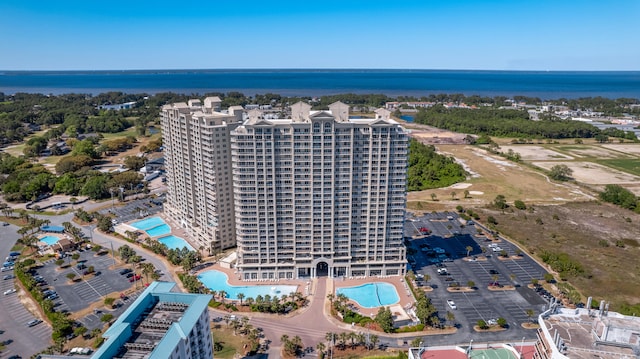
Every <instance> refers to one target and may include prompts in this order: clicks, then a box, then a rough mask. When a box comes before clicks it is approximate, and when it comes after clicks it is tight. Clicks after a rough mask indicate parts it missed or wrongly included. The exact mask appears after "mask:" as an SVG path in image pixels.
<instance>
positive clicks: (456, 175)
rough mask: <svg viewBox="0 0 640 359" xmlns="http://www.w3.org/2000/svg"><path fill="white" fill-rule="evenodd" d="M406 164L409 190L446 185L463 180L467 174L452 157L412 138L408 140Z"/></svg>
mask: <svg viewBox="0 0 640 359" xmlns="http://www.w3.org/2000/svg"><path fill="white" fill-rule="evenodd" d="M408 165H409V167H408V170H407V190H409V191H421V190H425V189H430V188H439V187H447V186H450V185H452V184H454V183H457V182H461V181H464V180H465V178H466V176H467V173H466V171H465V170H464V168H463V167H462V166H461V165H460V164H458V163H457V162H456V161H455V160H454V159H453V157H447V156H444V155H441V154H439V153H437V152H436V148H435V147H434V146H432V145H425V144H422V143H420V142H418V141H416V140H414V139H411V140H410V141H409V164H408Z"/></svg>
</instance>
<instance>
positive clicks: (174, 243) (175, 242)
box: [158, 235, 195, 251]
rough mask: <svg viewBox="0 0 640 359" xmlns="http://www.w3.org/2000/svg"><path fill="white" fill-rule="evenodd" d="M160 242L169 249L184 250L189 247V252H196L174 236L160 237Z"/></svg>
mask: <svg viewBox="0 0 640 359" xmlns="http://www.w3.org/2000/svg"><path fill="white" fill-rule="evenodd" d="M158 242H160V243H163V244H165V245H166V246H167V247H169V249H182V248H183V247H187V249H188V250H190V251H195V249H193V247H191V246H190V245H189V243H187V241H185V240H184V239H182V238H180V237H176V236H174V235H171V236H166V237H160V238H158Z"/></svg>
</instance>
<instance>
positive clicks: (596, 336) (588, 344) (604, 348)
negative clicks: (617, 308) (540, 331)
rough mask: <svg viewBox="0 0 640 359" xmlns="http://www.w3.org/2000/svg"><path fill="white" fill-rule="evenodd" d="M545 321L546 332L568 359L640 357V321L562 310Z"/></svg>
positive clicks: (596, 311)
mask: <svg viewBox="0 0 640 359" xmlns="http://www.w3.org/2000/svg"><path fill="white" fill-rule="evenodd" d="M543 318H544V320H543V322H544V325H545V328H544V329H546V331H548V333H549V334H550V336H549V337H550V338H554V342H555V343H556V344H555V345H556V347H557V348H558V349H559V351H560V352H561V353H562V354H563V355H565V356H566V357H568V358H578V359H579V358H602V359H607V358H612V359H613V358H637V357H638V355H639V354H640V350H639V349H640V347H639V344H640V318H638V317H631V316H625V315H622V314H619V313H615V312H608V311H606V310H588V309H568V308H560V309H557V310H556V312H555V313H554V314H551V315H549V316H546V317H543ZM550 344H551V345H554V344H552V343H550Z"/></svg>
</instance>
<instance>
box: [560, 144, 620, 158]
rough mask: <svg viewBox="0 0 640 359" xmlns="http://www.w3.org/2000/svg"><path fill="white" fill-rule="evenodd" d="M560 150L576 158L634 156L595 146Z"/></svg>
mask: <svg viewBox="0 0 640 359" xmlns="http://www.w3.org/2000/svg"><path fill="white" fill-rule="evenodd" d="M558 150H561V151H564V152H567V153H569V154H570V155H571V156H573V157H574V158H577V159H580V158H587V157H590V158H599V159H606V158H631V157H633V156H631V155H627V154H626V153H621V152H618V151H612V150H609V149H607V148H605V147H603V146H594V145H589V146H585V145H575V146H572V145H569V146H558Z"/></svg>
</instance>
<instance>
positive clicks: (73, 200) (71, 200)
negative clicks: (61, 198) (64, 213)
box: [69, 197, 78, 209]
mask: <svg viewBox="0 0 640 359" xmlns="http://www.w3.org/2000/svg"><path fill="white" fill-rule="evenodd" d="M69 202H71V209H74V208H73V206H74V205H75V204H76V202H78V199H77V198H75V197H71V198H69Z"/></svg>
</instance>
